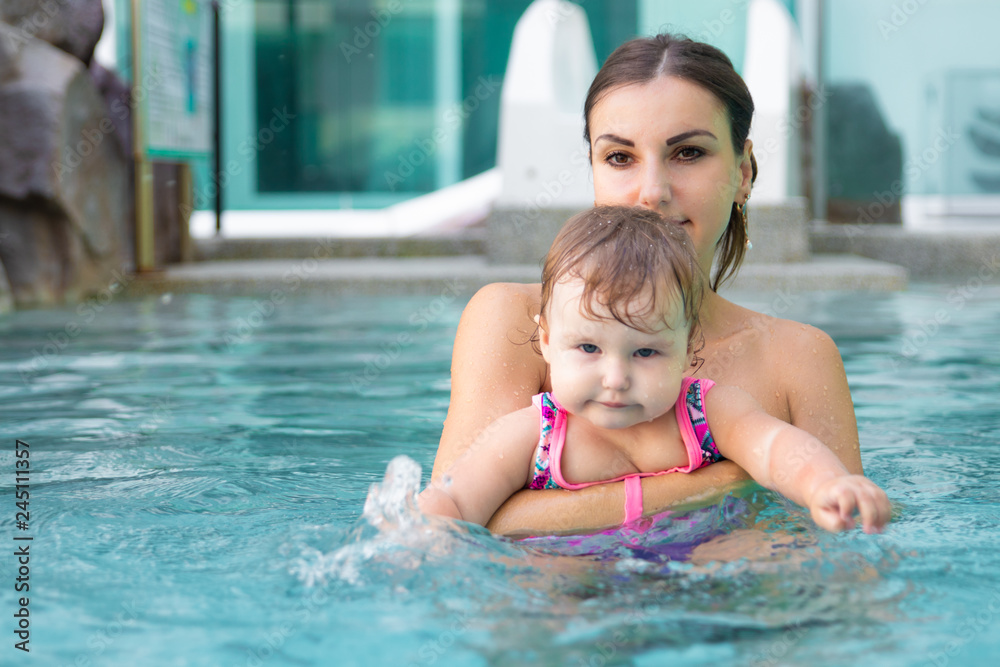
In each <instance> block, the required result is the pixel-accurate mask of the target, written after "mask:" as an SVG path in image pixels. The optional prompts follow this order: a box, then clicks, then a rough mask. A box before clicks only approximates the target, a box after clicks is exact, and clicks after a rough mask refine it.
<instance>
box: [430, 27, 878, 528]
mask: <svg viewBox="0 0 1000 667" xmlns="http://www.w3.org/2000/svg"><path fill="white" fill-rule="evenodd" d="M752 116H753V100H752V99H751V97H750V93H749V91H748V90H747V87H746V84H745V83H744V82H743V80H742V79H741V78H740V76H739V75H738V74H737V73H736V72H735V70H734V69H733V66H732V63H731V62H730V61H729V59H728V57H726V56H725V54H723V53H722V52H721V51H719V50H718V49H715V48H714V47H712V46H709V45H707V44H702V43H699V42H693V41H690V40H686V39H678V38H675V37H673V36H670V35H658V36H656V37H652V38H640V39H634V40H632V41H629V42H626V43H625V44H624V45H622V46H621V47H619V48H618V49H617V50H616V51H615V52H614V53H612V54H611V56H609V57H608V59H607V61H606V62H605V63H604V66H603V67H602V68H601V70H600V71H599V72H598V73H597V76H596V77H595V78H594V82H593V83H592V84H591V87H590V91H589V92H588V94H587V100H586V102H585V104H584V122H585V125H584V137H585V139H586V140H587V143H588V145H589V146H590V160H591V166H592V168H593V174H594V195H595V203H596V204H598V205H601V204H618V205H625V206H642V207H645V208H650V209H653V210H657V211H659V212H660V213H661V214H662V215H663V216H664V217H665V218H666V219H667V220H669V221H671V222H672V223H674V224H679V225H681V226H682V227H683V228H684V229H685V230H686V231H687V232H688V234H689V235H690V236H691V239H692V241H693V242H694V246H695V250H696V253H697V255H698V261H699V263H700V265H701V267H702V269H703V270H704V271H705V273H706V275H710V271H711V269H712V265H713V262H715V264H716V266H717V268H716V271H715V273H714V275H712V281H711V285H712V290H711V291H709V292H707V293H706V295H705V299H704V301H703V303H702V309H701V316H700V320H701V327H702V333H703V335H704V346H703V347H702V349H701V350H700V351H699V352H698V355H699V356H700V357H701V358H702V359H703V360H704V363H702V364H701V365H700V366H698V367H696V368H692V369H691V371H690V375H692V376H694V377H699V378H709V379H712V380H714V381H715V382H717V383H719V384H723V385H734V386H737V387H740V388H742V389H743V390H744V391H746V392H747V393H749V394H750V395H751V396H752V397H754V398H755V399H756V400H757V401H758V402H759V403H760V404H761V406H762V407H763V408H764V410H765V411H767V412H768V413H769V414H771V415H772V416H774V417H777V418H778V419H781V420H783V421H786V422H788V423H790V424H793V425H795V426H798V427H799V428H801V429H804V430H806V431H808V432H809V433H811V434H813V435H814V436H816V437H817V438H819V439H820V440H821V441H822V442H824V443H825V444H826V445H827V446H828V447H829V448H830V449H831V450H833V452H834V453H835V454H836V455H837V456H838V458H840V460H841V461H842V462H843V463H844V465H845V466H846V467H847V469H848V470H849V471H850V472H852V473H861V472H862V468H861V455H860V448H859V445H858V434H857V422H856V421H855V417H854V407H853V404H852V402H851V396H850V392H849V390H848V387H847V378H846V375H845V373H844V366H843V362H842V361H841V359H840V354H839V353H838V351H837V347H836V345H835V344H834V343H833V341H832V340H831V339H830V337H829V336H827V335H826V334H825V333H823V332H821V331H819V330H818V329H815V328H813V327H810V326H807V325H803V324H799V323H797V322H790V321H787V320H780V319H777V318H774V317H770V316H766V315H762V314H760V313H755V312H753V311H751V310H748V309H746V308H742V307H740V306H737V305H736V304H734V303H731V302H730V301H727V300H726V299H724V298H722V297H721V296H719V295H718V294H717V292H716V290H717V289H718V287H719V285H720V284H721V283H722V282H723V281H725V280H726V279H727V278H729V277H731V276H732V275H733V274H734V273H735V272H736V270H737V269H738V268H739V266H740V263H741V262H742V260H743V255H744V252H745V250H746V247H747V245H749V238H748V235H747V228H746V217H745V206H746V201H747V199H748V198H749V197H750V189H751V187H752V185H753V180H754V178H755V177H756V171H757V167H756V162H755V160H754V157H753V153H752V145H751V142H750V141H749V139H748V138H747V137H748V136H749V132H750V121H751V118H752ZM540 254H541V252H540ZM540 298H541V293H540V286H539V285H537V284H535V285H522V284H493V285H488V286H486V287H484V288H483V289H482V290H480V291H479V292H477V293H476V294H475V296H473V297H472V299H471V300H470V301H469V304H468V305H467V306H466V308H465V311H464V312H463V314H462V319H461V322H460V323H459V327H458V334H457V336H456V338H455V346H454V351H453V356H452V390H451V392H452V393H451V403H450V406H449V408H448V416H447V419H446V420H445V424H444V432H443V433H442V436H441V443H440V445H439V448H438V453H437V458H436V459H435V462H434V471H433V476H434V478H437V477H438V476H440V475H441V474H442V473H443V471H444V470H446V469H447V468H448V467H449V465H450V464H451V463H452V461H454V460H455V459H456V458H457V457H458V456H459V455H460V454H461V453H462V452H463V451H465V449H466V448H468V447H469V446H472V445H473V443H474V441H475V437H476V436H477V435H478V434H480V433H481V432H483V431H484V430H485V429H487V428H488V427H489V425H490V424H491V423H492V422H493V421H494V420H495V419H496V418H498V417H500V416H502V415H505V414H507V413H509V412H513V411H515V410H518V409H520V408H523V407H525V406H527V405H529V404H530V402H531V397H532V396H533V395H534V394H537V393H539V392H541V391H548V390H549V389H550V384H549V378H548V374H547V369H546V365H545V363H544V361H543V360H542V358H541V356H540V355H539V354H538V352H537V351H536V349H535V348H534V347H533V346H532V345H528V344H524V341H525V340H526V337H527V334H530V332H532V331H534V329H535V324H534V321H533V318H534V317H535V316H536V315H537V314H538V311H539V303H540ZM745 479H749V478H748V476H747V475H746V473H744V472H743V471H742V470H741V469H740V468H738V467H737V466H736V465H735V464H733V463H731V462H728V461H722V462H719V463H716V464H714V465H711V466H708V467H706V468H702V469H701V470H699V471H697V472H695V473H693V474H689V475H679V474H670V475H663V476H660V477H653V478H646V479H644V480H643V481H642V492H643V499H644V507H645V513H646V514H647V515H648V514H651V513H654V512H656V511H661V510H663V509H665V508H667V507H669V506H670V505H672V504H675V503H678V502H681V501H685V500H691V499H693V498H696V497H709V496H712V495H713V494H716V493H717V492H718V490H719V488H720V487H723V486H725V485H727V484H730V483H732V482H736V481H740V480H745ZM624 494H625V491H624V488H623V484H622V483H615V484H603V485H597V486H593V487H589V488H588V489H586V490H582V491H575V492H572V493H570V492H566V491H561V490H548V491H522V492H520V493H518V494H517V495H515V496H514V497H512V498H511V499H510V500H508V501H507V503H506V504H505V505H504V506H503V507H501V509H500V510H499V511H498V512H497V513H496V514H495V515H494V516H493V518H492V519H491V520H490V522H489V524H488V527H489V528H490V530H493V531H494V532H499V533H515V532H533V533H544V532H556V531H568V530H579V529H584V528H602V527H606V526H611V525H615V524H618V523H620V522H621V520H622V507H623V504H624V499H625V495H624Z"/></svg>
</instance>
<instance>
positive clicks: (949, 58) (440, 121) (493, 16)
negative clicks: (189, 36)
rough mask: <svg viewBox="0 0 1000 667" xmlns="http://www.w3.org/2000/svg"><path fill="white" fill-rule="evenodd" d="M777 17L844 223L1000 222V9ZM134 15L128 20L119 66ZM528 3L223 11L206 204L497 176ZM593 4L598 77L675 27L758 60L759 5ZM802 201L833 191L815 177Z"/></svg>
mask: <svg viewBox="0 0 1000 667" xmlns="http://www.w3.org/2000/svg"><path fill="white" fill-rule="evenodd" d="M109 1H110V0H109ZM779 2H780V4H782V5H783V6H784V7H785V8H786V9H787V10H788V12H789V13H790V14H791V16H792V18H793V20H794V21H795V22H796V24H797V25H798V26H799V29H800V32H801V36H802V49H803V76H804V80H805V81H806V83H807V86H806V87H807V89H808V90H809V91H811V93H810V94H811V95H812V97H806V98H804V99H803V102H802V104H803V107H804V108H807V107H810V106H818V107H820V108H822V110H823V113H822V114H821V115H819V116H816V117H814V116H812V115H809V118H808V119H804V120H803V121H802V123H804V124H805V123H811V122H815V121H816V119H817V118H818V119H819V120H820V121H821V122H822V123H823V127H822V131H821V133H820V134H819V135H817V136H820V137H821V138H825V141H823V142H821V143H820V151H819V152H818V153H817V154H815V155H809V156H806V157H807V158H808V159H813V160H819V161H820V166H821V168H822V171H821V173H823V174H825V176H824V177H823V180H822V183H821V186H822V187H821V189H823V190H825V192H823V193H821V194H824V195H825V196H826V197H828V198H830V199H831V201H832V202H833V204H834V205H833V206H832V208H831V209H830V214H832V215H833V217H835V218H838V219H845V220H854V219H861V220H862V221H864V217H865V216H868V217H869V218H870V220H871V221H872V222H880V221H892V220H893V218H895V219H896V220H898V216H899V213H900V211H901V207H900V202H901V201H903V200H904V195H905V196H906V198H912V199H913V201H916V202H918V203H919V206H918V207H917V209H916V210H918V213H919V215H920V216H923V217H922V218H921V219H922V220H924V221H926V219H927V216H926V215H925V214H927V213H928V212H930V213H931V217H933V214H934V212H935V211H939V212H940V211H945V212H948V211H951V212H952V213H954V212H956V211H958V212H959V213H962V214H963V215H964V214H968V215H972V216H977V215H984V214H985V215H991V214H996V211H997V208H998V207H997V204H996V202H997V201H998V197H1000V150H998V147H1000V52H998V51H997V48H996V37H995V26H997V25H1000V3H996V2H993V1H992V0H951V1H949V2H933V1H931V0H836V1H831V0H826V1H825V2H824V1H822V0H779ZM128 4H129V3H127V2H124V1H123V0H115V5H114V7H115V10H116V11H115V14H116V19H115V24H116V26H117V30H116V35H118V36H119V39H118V48H117V49H116V52H117V54H118V56H119V61H120V62H127V52H128V48H127V46H128V40H127V39H123V38H122V37H123V36H124V35H127V28H126V26H127V5H128ZM529 4H530V2H529V0H465V1H461V2H460V1H459V0H255V1H249V0H247V1H242V2H241V1H237V0H222V1H221V2H220V5H221V8H222V35H223V46H222V53H223V82H224V90H223V109H224V118H225V121H224V128H223V147H224V159H223V167H224V168H223V173H222V174H219V175H217V176H216V177H214V178H213V177H212V175H211V174H210V169H209V165H207V164H202V165H198V180H197V185H196V193H195V203H196V204H197V205H198V207H199V208H203V209H211V207H212V205H213V198H212V194H213V193H214V191H215V189H216V188H217V187H218V184H222V185H223V186H224V193H225V206H226V209H227V210H283V211H295V210H336V209H371V208H382V207H385V206H389V205H391V204H394V203H398V202H400V201H404V200H406V199H408V198H412V197H414V196H416V195H419V194H423V193H428V192H431V191H434V190H436V189H439V188H442V187H445V186H448V185H452V184H455V183H457V182H459V181H462V180H463V179H467V178H469V177H471V176H474V175H476V174H479V173H481V172H483V171H485V170H488V169H490V168H491V167H493V166H495V164H496V150H497V120H498V113H499V105H500V94H499V93H500V85H501V84H502V81H503V77H504V70H505V65H506V61H507V56H508V51H509V48H510V43H511V37H512V34H513V30H514V25H515V23H516V21H517V19H518V18H519V17H520V16H521V14H522V13H523V12H524V10H525V9H526V7H527V6H528V5H529ZM577 4H579V5H580V6H581V7H582V8H583V9H584V10H585V11H586V13H587V16H588V19H589V23H590V29H591V33H592V35H593V38H594V46H595V51H596V56H597V59H598V62H602V61H603V59H604V58H605V57H606V56H607V55H608V54H609V53H610V52H611V51H612V50H613V48H614V47H615V46H616V45H618V44H619V43H621V42H622V41H624V40H626V39H628V38H630V37H632V36H634V35H636V34H652V33H655V32H657V31H659V30H664V29H666V30H670V31H675V32H681V33H685V34H687V35H689V36H691V37H694V38H698V39H702V40H705V41H708V42H710V43H713V44H715V45H717V46H719V47H720V48H722V49H723V50H724V51H726V52H727V53H728V54H729V55H730V57H731V58H732V59H733V61H734V63H735V64H736V66H737V69H741V68H742V67H743V65H744V54H745V52H746V48H747V44H748V36H747V12H748V5H749V4H750V1H749V0H704V1H702V2H698V3H692V2H684V1H682V0H580V1H579V2H578V3H577ZM555 19H556V20H557V19H558V17H555ZM119 69H121V70H127V67H120V68H119ZM804 116H805V114H804ZM793 129H794V130H796V131H798V130H799V129H800V128H798V127H795V128H793ZM802 131H803V132H808V131H810V130H809V128H808V127H805V128H802ZM807 162H808V160H807ZM802 187H803V190H805V191H806V192H804V194H815V193H813V192H811V186H810V184H809V182H808V179H804V181H803V186H802ZM886 200H887V201H889V203H885V204H883V206H884V207H885V208H886V211H885V212H882V211H881V208H880V207H879V206H878V204H877V202H882V201H886ZM837 202H839V204H838V203H837ZM873 202H875V203H876V204H875V205H872V203H873ZM904 203H905V202H904ZM838 206H839V208H838ZM902 208H903V209H905V206H903V207H902Z"/></svg>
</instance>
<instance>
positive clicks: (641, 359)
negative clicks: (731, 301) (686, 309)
mask: <svg viewBox="0 0 1000 667" xmlns="http://www.w3.org/2000/svg"><path fill="white" fill-rule="evenodd" d="M582 294H583V281H581V280H579V279H572V280H568V281H566V282H560V283H558V284H556V285H555V286H554V288H553V290H552V298H551V300H550V302H549V306H548V312H547V313H546V318H545V322H544V326H543V327H542V328H541V332H540V333H541V335H540V343H541V348H542V356H543V357H545V361H547V362H548V364H549V372H550V374H551V378H552V393H553V395H554V396H555V398H556V400H557V401H558V402H559V403H561V404H562V406H563V407H565V408H566V409H567V410H568V411H569V412H570V413H571V414H574V415H577V416H581V417H584V418H586V419H588V420H590V421H591V422H592V423H594V424H595V425H597V426H600V427H603V428H627V427H629V426H633V425H635V424H638V423H641V422H644V421H650V420H652V419H655V418H657V417H659V416H660V415H662V414H664V413H665V412H667V411H668V410H670V409H672V408H673V406H674V403H675V402H676V401H677V396H678V395H679V394H680V390H681V382H682V381H683V379H684V373H685V371H686V370H687V369H688V368H689V367H690V356H689V354H688V326H687V324H686V323H685V322H684V313H683V309H682V307H681V305H680V299H679V298H676V297H675V296H673V295H671V297H670V298H671V302H672V303H671V306H670V308H669V310H670V312H668V313H667V317H666V318H665V320H666V322H667V323H668V324H669V325H670V328H668V327H667V326H666V325H664V324H663V323H662V320H661V321H660V323H659V324H657V325H656V326H655V328H654V327H649V328H650V329H653V333H645V332H642V331H639V330H637V329H633V328H632V327H629V326H627V325H625V324H622V323H621V322H618V321H617V320H615V319H613V318H611V314H610V312H608V310H607V309H606V308H604V307H603V306H601V305H600V304H599V303H595V304H594V312H595V314H597V315H599V316H601V318H602V319H593V318H591V317H590V316H589V315H587V314H586V313H585V312H584V311H583V310H582V309H581V304H580V301H581V297H582ZM638 305H640V306H641V305H642V304H638Z"/></svg>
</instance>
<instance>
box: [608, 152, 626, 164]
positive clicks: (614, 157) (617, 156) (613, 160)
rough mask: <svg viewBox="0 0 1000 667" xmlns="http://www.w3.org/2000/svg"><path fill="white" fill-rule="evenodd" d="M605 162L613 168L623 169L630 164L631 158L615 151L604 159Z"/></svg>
mask: <svg viewBox="0 0 1000 667" xmlns="http://www.w3.org/2000/svg"><path fill="white" fill-rule="evenodd" d="M604 160H605V162H607V163H608V164H610V165H611V166H613V167H621V166H624V165H626V164H628V162H629V157H628V155H626V154H625V153H620V152H618V151H615V152H614V153H611V154H610V155H608V156H607V157H606V158H604Z"/></svg>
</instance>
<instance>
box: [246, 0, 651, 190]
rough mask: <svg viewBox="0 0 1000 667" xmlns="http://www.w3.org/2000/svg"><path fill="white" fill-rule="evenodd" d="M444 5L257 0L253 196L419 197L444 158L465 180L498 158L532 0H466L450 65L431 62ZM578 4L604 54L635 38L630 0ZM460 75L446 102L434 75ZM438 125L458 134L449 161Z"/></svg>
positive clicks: (394, 0)
mask: <svg viewBox="0 0 1000 667" xmlns="http://www.w3.org/2000/svg"><path fill="white" fill-rule="evenodd" d="M440 4H442V3H438V2H435V0H422V1H421V0H408V1H406V2H404V1H403V0H311V1H307V0H256V2H255V3H254V18H255V22H256V34H255V68H256V92H257V95H256V108H255V112H256V124H255V127H256V128H257V130H258V133H257V143H258V146H257V149H258V150H259V159H258V160H257V177H258V191H259V192H260V193H295V192H301V193H306V192H332V193H337V192H341V193H362V192H364V193H388V192H396V193H399V192H412V193H424V192H430V191H432V190H434V189H435V188H437V187H441V186H443V185H448V184H449V183H439V182H437V180H438V174H439V173H441V172H442V170H440V169H439V168H438V167H439V164H438V162H439V161H440V160H448V159H452V160H453V161H457V160H460V161H461V168H460V169H458V166H457V165H455V167H456V169H455V171H453V172H451V173H454V174H456V175H458V176H459V177H461V178H468V177H470V176H474V175H475V174H478V173H481V172H482V171H484V170H486V169H489V168H491V167H493V166H494V165H495V164H496V142H497V126H498V119H499V109H500V88H499V84H500V82H501V81H502V79H503V74H504V70H505V68H506V65H507V57H508V53H509V50H510V43H511V38H512V36H513V32H514V26H515V24H516V22H517V20H518V19H519V18H520V16H521V14H522V13H523V12H524V10H525V9H526V8H527V6H528V5H529V4H530V0H489V1H487V0H472V1H463V2H461V17H460V35H459V39H460V42H461V43H460V44H458V45H456V49H457V50H458V51H459V54H460V56H459V57H460V58H461V63H460V69H459V70H458V72H457V73H452V72H449V71H445V69H446V68H449V67H456V66H457V65H456V64H455V63H441V62H437V61H436V54H438V53H440V50H439V49H438V48H437V47H438V46H440V45H438V44H437V43H436V40H437V39H438V35H439V34H440V33H439V32H438V31H436V28H437V27H438V25H437V23H438V21H439V20H440V19H441V16H439V13H440V12H442V11H444V10H443V9H442V7H440V6H439V5H440ZM579 4H581V6H583V8H584V9H585V10H586V11H587V14H588V17H589V19H590V24H591V31H592V34H593V36H594V40H595V44H596V50H597V56H598V61H599V62H600V61H603V59H604V58H605V57H607V55H608V54H609V53H610V52H611V50H612V49H613V48H614V47H615V46H617V45H618V44H619V43H621V42H622V41H624V40H626V39H628V38H629V37H632V36H633V35H634V34H635V32H636V0H583V1H582V2H581V3H579ZM445 32H447V31H445ZM456 75H457V76H459V77H460V83H461V86H460V91H461V99H459V100H455V101H454V106H446V107H442V106H440V105H441V104H442V102H441V101H440V100H439V99H438V97H437V96H436V93H437V92H438V91H437V86H438V85H440V84H441V80H440V77H449V76H456ZM444 81H447V78H445V79H444ZM581 112H582V110H581ZM292 114H294V119H295V120H294V122H292V123H282V118H283V117H285V116H287V115H292ZM441 130H444V131H445V132H456V131H457V132H458V133H459V142H460V148H459V150H458V153H457V154H455V155H454V156H453V157H450V156H449V153H448V152H447V151H445V150H443V149H442V150H438V148H439V147H440V146H443V144H441V139H440V138H441V136H442V135H441ZM421 146H423V148H421ZM236 151H237V152H238V151H239V148H238V147H237V148H236ZM444 171H447V170H444Z"/></svg>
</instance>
